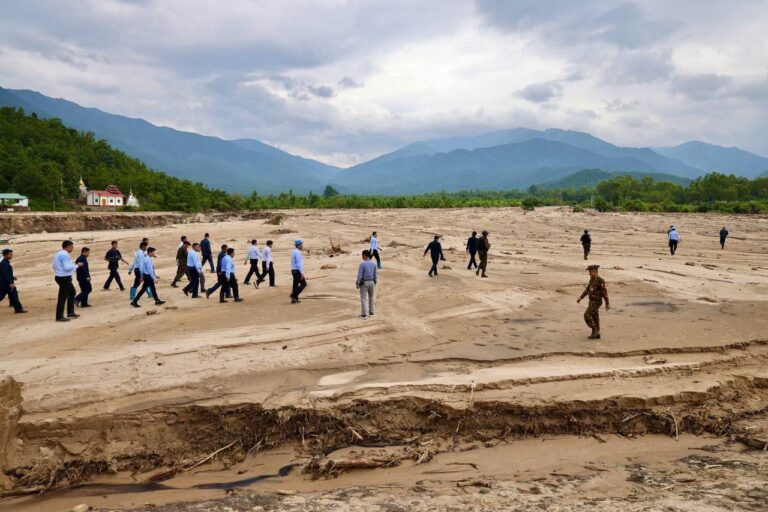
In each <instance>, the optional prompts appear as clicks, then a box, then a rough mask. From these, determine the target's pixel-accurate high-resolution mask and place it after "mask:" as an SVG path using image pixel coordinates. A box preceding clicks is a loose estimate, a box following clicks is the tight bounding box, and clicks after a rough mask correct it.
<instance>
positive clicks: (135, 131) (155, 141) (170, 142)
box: [0, 88, 339, 194]
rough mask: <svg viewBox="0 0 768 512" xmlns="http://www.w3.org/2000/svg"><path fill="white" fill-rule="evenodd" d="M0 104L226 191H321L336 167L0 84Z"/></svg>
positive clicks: (248, 142)
mask: <svg viewBox="0 0 768 512" xmlns="http://www.w3.org/2000/svg"><path fill="white" fill-rule="evenodd" d="M0 106H11V107H21V108H23V109H24V110H25V111H26V112H33V113H35V114H37V115H38V116H39V117H43V118H51V117H56V118H59V119H61V121H62V122H63V123H64V124H65V125H67V126H69V127H71V128H75V129H77V130H81V131H90V132H93V133H94V135H95V136H96V137H98V138H103V139H106V140H107V142H109V143H110V144H111V145H113V146H115V147H116V148H118V149H121V150H123V151H125V152H126V153H128V154H129V155H131V156H133V157H134V158H138V159H140V160H142V161H143V162H144V163H145V164H147V165H148V166H150V167H152V168H155V169H160V170H162V171H164V172H166V173H168V174H169V175H171V176H176V177H180V178H185V179H189V180H192V181H195V182H200V183H204V184H206V185H208V186H211V187H215V188H220V189H223V190H227V191H230V192H240V193H243V194H250V193H251V191H253V190H256V191H258V192H259V193H270V192H284V191H287V190H289V189H293V190H294V191H295V192H297V193H306V192H309V191H314V192H320V191H322V190H323V188H324V187H325V185H326V184H328V183H329V182H331V181H332V180H333V178H334V176H335V175H336V174H337V173H338V171H339V169H338V168H336V167H332V166H328V165H325V164H322V163H320V162H317V161H314V160H308V159H305V158H301V157H298V156H295V155H291V154H289V153H286V152H284V151H281V150H279V149H277V148H275V147H272V146H269V145H267V144H264V143H262V142H260V141H257V140H249V139H242V140H236V141H228V140H223V139H220V138H217V137H208V136H203V135H198V134H196V133H190V132H183V131H179V130H174V129H172V128H167V127H159V126H155V125H153V124H151V123H149V122H147V121H145V120H143V119H134V118H129V117H125V116H120V115H115V114H109V113H106V112H103V111H101V110H98V109H95V108H86V107H81V106H80V105H78V104H76V103H73V102H70V101H66V100H62V99H54V98H50V97H47V96H44V95H42V94H40V93H37V92H34V91H27V90H9V89H2V88H0Z"/></svg>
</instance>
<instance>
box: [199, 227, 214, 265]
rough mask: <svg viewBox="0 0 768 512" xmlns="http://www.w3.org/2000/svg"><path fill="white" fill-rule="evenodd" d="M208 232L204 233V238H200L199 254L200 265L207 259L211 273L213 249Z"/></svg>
mask: <svg viewBox="0 0 768 512" xmlns="http://www.w3.org/2000/svg"><path fill="white" fill-rule="evenodd" d="M210 236H211V235H209V234H208V233H206V234H205V238H203V239H202V240H200V254H202V256H203V262H202V265H203V266H205V262H206V261H207V262H208V264H209V265H210V266H211V273H213V272H214V270H213V250H212V249H211V239H210Z"/></svg>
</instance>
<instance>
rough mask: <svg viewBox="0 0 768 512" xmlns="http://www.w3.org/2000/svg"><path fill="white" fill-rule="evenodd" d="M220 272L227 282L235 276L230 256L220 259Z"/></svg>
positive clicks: (233, 263) (233, 264)
mask: <svg viewBox="0 0 768 512" xmlns="http://www.w3.org/2000/svg"><path fill="white" fill-rule="evenodd" d="M221 271H222V272H223V273H224V276H226V278H227V280H229V278H230V277H231V276H233V275H234V274H235V262H234V261H232V256H230V255H229V254H227V255H226V256H224V257H223V258H221Z"/></svg>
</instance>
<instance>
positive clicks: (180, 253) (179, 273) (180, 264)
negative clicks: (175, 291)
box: [171, 237, 190, 288]
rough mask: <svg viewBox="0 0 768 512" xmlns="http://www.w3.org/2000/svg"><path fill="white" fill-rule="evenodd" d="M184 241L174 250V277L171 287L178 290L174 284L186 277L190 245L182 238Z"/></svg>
mask: <svg viewBox="0 0 768 512" xmlns="http://www.w3.org/2000/svg"><path fill="white" fill-rule="evenodd" d="M182 238H184V239H185V240H183V241H182V242H181V245H180V246H179V248H178V249H176V277H174V278H173V281H172V282H171V286H173V287H174V288H178V287H179V286H178V285H177V284H176V283H178V282H179V281H181V278H182V277H184V276H185V275H187V257H188V254H187V253H188V252H189V247H190V243H189V242H188V241H187V240H186V237H182Z"/></svg>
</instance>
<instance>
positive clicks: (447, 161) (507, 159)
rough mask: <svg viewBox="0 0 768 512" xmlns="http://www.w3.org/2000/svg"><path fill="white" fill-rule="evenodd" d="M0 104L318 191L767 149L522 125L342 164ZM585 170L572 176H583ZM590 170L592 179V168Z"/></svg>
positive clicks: (177, 171)
mask: <svg viewBox="0 0 768 512" xmlns="http://www.w3.org/2000/svg"><path fill="white" fill-rule="evenodd" d="M0 106H12V107H21V108H23V109H24V110H25V111H27V112H34V113H35V114H36V115H38V116H39V117H44V118H49V117H57V118H59V119H61V120H62V122H63V123H64V124H65V125H67V126H69V127H72V128H75V129H77V130H81V131H90V132H93V133H94V135H95V136H96V137H98V138H103V139H106V140H107V141H108V142H109V143H110V144H111V145H113V146H114V147H116V148H118V149H121V150H122V151H124V152H126V153H127V154H129V155H131V156H133V157H135V158H138V159H140V160H142V161H143V162H144V163H146V164H147V165H148V166H150V167H152V168H155V169H158V170H161V171H164V172H166V173H168V174H170V175H171V176H176V177H180V178H186V179H190V180H193V181H197V182H201V183H204V184H206V185H208V186H211V187H215V188H221V189H223V190H227V191H229V192H239V193H241V194H250V193H251V192H252V191H253V190H256V191H257V192H259V193H274V192H285V191H288V190H289V189H292V190H293V191H294V192H297V193H306V192H309V191H314V192H320V191H322V190H323V188H324V187H325V186H326V185H328V184H331V185H333V186H334V187H336V188H337V189H338V190H340V191H342V192H347V193H360V194H417V193H424V192H438V191H448V192H451V191H459V190H478V189H482V190H500V189H512V188H526V187H528V186H530V185H533V184H547V183H552V182H555V183H557V182H560V181H562V180H564V181H562V182H564V183H567V182H568V180H567V178H568V176H570V175H572V174H574V173H576V172H579V171H582V170H584V169H591V170H594V169H599V170H600V171H602V172H603V173H605V174H606V175H607V176H611V175H613V174H616V173H619V174H630V175H633V176H645V175H651V176H653V177H654V178H655V179H658V180H666V181H671V180H680V179H682V180H683V181H685V180H689V179H693V178H696V177H698V176H701V175H703V174H705V173H707V172H710V171H715V170H717V171H720V172H724V173H727V174H736V175H739V176H745V177H748V178H754V177H757V176H760V175H763V174H765V175H768V158H765V157H762V156H759V155H755V154H753V153H749V152H747V151H744V150H742V149H739V148H735V147H732V148H726V147H721V146H716V145H713V144H707V143H703V142H686V143H684V144H681V145H679V146H674V147H659V148H635V147H621V146H616V145H614V144H611V143H609V142H606V141H604V140H602V139H600V138H597V137H594V136H593V135H590V134H588V133H583V132H576V131H569V130H560V129H548V130H531V129H527V128H513V129H510V130H502V131H496V132H491V133H486V134H481V135H475V136H466V137H452V138H443V139H433V140H426V141H421V142H416V143H413V144H409V145H407V146H405V147H403V148H400V149H398V150H396V151H393V152H391V153H387V154H385V155H382V156H379V157H378V158H375V159H373V160H370V161H368V162H364V163H362V164H359V165H356V166H354V167H350V168H348V169H340V168H337V167H333V166H330V165H326V164H323V163H321V162H318V161H315V160H310V159H305V158H302V157H300V156H296V155H292V154H289V153H287V152H285V151H282V150H280V149H278V148H276V147H273V146H270V145H268V144H265V143H263V142H261V141H258V140H254V139H238V140H224V139H221V138H217V137H209V136H204V135H199V134H196V133H191V132H184V131H179V130H175V129H172V128H167V127H159V126H155V125H153V124H151V123H149V122H147V121H145V120H143V119H134V118H129V117H125V116H120V115H115V114H110V113H107V112H103V111H101V110H98V109H95V108H86V107H81V106H80V105H77V104H76V103H73V102H70V101H67V100H63V99H55V98H50V97H48V96H44V95H42V94H40V93H38V92H35V91H28V90H10V89H3V88H0ZM584 176H586V175H582V176H581V177H580V178H578V179H576V180H575V181H584V179H586V178H585V177H584ZM590 176H591V177H590V178H589V181H590V182H591V181H594V179H596V177H598V175H597V174H595V173H593V174H592V175H590ZM571 181H574V180H571Z"/></svg>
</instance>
